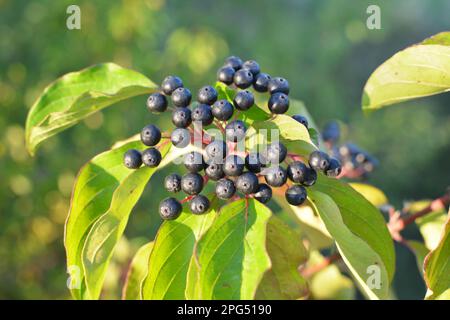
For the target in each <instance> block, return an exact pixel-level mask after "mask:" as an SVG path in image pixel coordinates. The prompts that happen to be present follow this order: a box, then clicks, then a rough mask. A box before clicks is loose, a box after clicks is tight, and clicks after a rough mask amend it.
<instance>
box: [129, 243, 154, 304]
mask: <svg viewBox="0 0 450 320" xmlns="http://www.w3.org/2000/svg"><path fill="white" fill-rule="evenodd" d="M153 244H154V242H153V241H152V242H149V243H147V244H145V245H143V246H142V247H140V248H139V250H138V251H137V252H136V254H135V255H134V257H133V260H132V261H131V264H130V267H129V268H128V273H127V278H126V280H125V285H124V287H123V291H122V299H123V300H139V299H141V286H142V282H143V281H144V279H145V277H146V276H147V272H148V259H149V257H150V253H151V252H152V249H153Z"/></svg>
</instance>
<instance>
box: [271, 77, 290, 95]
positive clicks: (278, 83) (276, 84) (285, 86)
mask: <svg viewBox="0 0 450 320" xmlns="http://www.w3.org/2000/svg"><path fill="white" fill-rule="evenodd" d="M268 89H269V92H270V94H274V93H277V92H281V93H284V94H289V82H288V81H287V80H286V79H284V78H280V77H275V78H272V79H270V81H269V86H268Z"/></svg>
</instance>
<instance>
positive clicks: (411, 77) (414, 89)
mask: <svg viewBox="0 0 450 320" xmlns="http://www.w3.org/2000/svg"><path fill="white" fill-rule="evenodd" d="M449 90H450V32H448V31H447V32H442V33H440V34H437V35H435V36H433V37H431V38H429V39H426V40H425V41H423V42H422V43H419V44H416V45H413V46H411V47H408V48H406V49H404V50H402V51H400V52H398V53H396V54H395V55H394V56H392V57H391V58H389V59H388V60H387V61H385V62H384V63H383V64H382V65H381V66H379V67H378V68H377V69H376V70H375V71H374V72H373V73H372V75H371V76H370V77H369V80H367V83H366V85H365V87H364V92H363V97H362V108H363V109H364V110H376V109H380V108H382V107H385V106H388V105H392V104H395V103H399V102H402V101H407V100H412V99H417V98H420V97H425V96H430V95H435V94H438V93H443V92H447V91H449Z"/></svg>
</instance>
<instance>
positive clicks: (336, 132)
mask: <svg viewBox="0 0 450 320" xmlns="http://www.w3.org/2000/svg"><path fill="white" fill-rule="evenodd" d="M340 136H341V130H340V128H339V123H337V122H336V121H330V122H328V123H327V124H326V125H325V127H324V128H323V130H322V139H323V141H325V142H330V143H336V142H337V141H338V140H339V138H340Z"/></svg>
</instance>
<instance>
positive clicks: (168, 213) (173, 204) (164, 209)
mask: <svg viewBox="0 0 450 320" xmlns="http://www.w3.org/2000/svg"><path fill="white" fill-rule="evenodd" d="M181 210H183V207H182V206H181V203H179V202H178V201H177V199H175V198H166V199H164V200H163V201H161V202H160V203H159V215H160V216H161V218H163V219H164V220H174V219H176V218H178V217H179V216H180V214H181Z"/></svg>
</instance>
